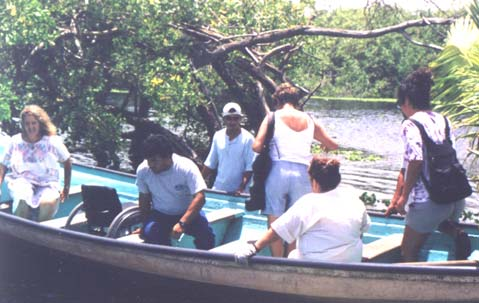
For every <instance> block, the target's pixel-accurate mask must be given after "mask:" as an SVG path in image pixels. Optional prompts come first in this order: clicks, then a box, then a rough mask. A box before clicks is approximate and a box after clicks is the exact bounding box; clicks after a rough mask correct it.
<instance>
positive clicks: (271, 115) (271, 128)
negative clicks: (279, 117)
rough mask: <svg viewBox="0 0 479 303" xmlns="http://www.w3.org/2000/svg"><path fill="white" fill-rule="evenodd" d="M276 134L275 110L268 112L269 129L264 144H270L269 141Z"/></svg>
mask: <svg viewBox="0 0 479 303" xmlns="http://www.w3.org/2000/svg"><path fill="white" fill-rule="evenodd" d="M273 134H274V112H272V113H269V114H268V129H267V131H266V138H265V140H264V145H269V142H270V141H271V139H272V138H273Z"/></svg>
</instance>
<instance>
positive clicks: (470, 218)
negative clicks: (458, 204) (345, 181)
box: [359, 192, 479, 224]
mask: <svg viewBox="0 0 479 303" xmlns="http://www.w3.org/2000/svg"><path fill="white" fill-rule="evenodd" d="M359 199H360V200H361V201H363V203H364V205H366V206H369V207H372V208H378V209H380V208H381V207H380V206H381V205H380V204H383V205H385V206H386V207H388V206H389V204H391V200H390V199H378V198H376V195H375V194H374V193H368V192H363V193H362V194H361V195H360V196H359ZM460 220H461V221H463V222H474V223H476V224H479V212H478V213H474V212H472V211H470V210H464V211H463V212H462V216H461V219H460Z"/></svg>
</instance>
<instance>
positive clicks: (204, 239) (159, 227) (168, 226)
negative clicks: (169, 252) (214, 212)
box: [142, 210, 215, 250]
mask: <svg viewBox="0 0 479 303" xmlns="http://www.w3.org/2000/svg"><path fill="white" fill-rule="evenodd" d="M182 216H183V215H167V214H164V213H161V212H159V211H156V210H152V211H151V213H150V215H149V216H148V219H147V220H146V222H144V224H143V229H142V238H143V239H144V240H145V242H146V243H151V244H160V245H168V246H171V230H172V229H173V226H175V224H176V223H178V221H179V220H180V219H181V217H182ZM185 234H187V235H191V236H193V237H194V238H195V240H194V243H195V246H196V248H198V249H205V250H208V249H211V248H213V247H214V246H215V234H214V232H213V230H212V229H211V227H210V225H209V223H208V220H207V219H206V217H205V215H204V213H203V212H200V213H199V214H198V216H196V218H195V219H194V220H193V221H191V222H190V223H189V224H188V226H186V228H185Z"/></svg>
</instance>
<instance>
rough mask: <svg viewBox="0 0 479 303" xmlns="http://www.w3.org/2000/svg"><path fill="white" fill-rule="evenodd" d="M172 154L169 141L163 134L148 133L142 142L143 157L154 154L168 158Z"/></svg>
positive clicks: (149, 156)
mask: <svg viewBox="0 0 479 303" xmlns="http://www.w3.org/2000/svg"><path fill="white" fill-rule="evenodd" d="M172 154H173V149H172V148H171V143H170V142H169V141H168V139H167V138H166V137H165V136H163V135H150V136H148V138H146V140H145V142H143V157H144V158H145V159H147V158H151V157H153V156H156V155H158V156H160V157H161V158H169V157H171V155H172Z"/></svg>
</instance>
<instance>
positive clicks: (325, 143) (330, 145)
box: [314, 120, 339, 151]
mask: <svg viewBox="0 0 479 303" xmlns="http://www.w3.org/2000/svg"><path fill="white" fill-rule="evenodd" d="M314 139H316V140H318V141H319V142H321V145H322V147H323V148H324V149H325V150H326V151H330V150H335V149H338V147H339V146H338V143H336V141H334V140H333V139H332V138H331V137H330V136H329V135H328V134H327V133H326V131H325V130H324V129H323V128H322V127H321V125H320V124H319V123H318V121H316V120H314Z"/></svg>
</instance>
